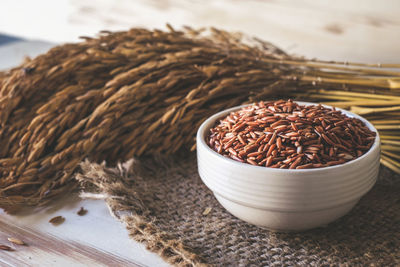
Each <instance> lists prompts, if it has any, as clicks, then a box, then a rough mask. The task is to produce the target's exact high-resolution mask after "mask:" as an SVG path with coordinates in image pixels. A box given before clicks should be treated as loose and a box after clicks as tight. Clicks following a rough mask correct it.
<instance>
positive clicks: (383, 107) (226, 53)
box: [0, 27, 400, 211]
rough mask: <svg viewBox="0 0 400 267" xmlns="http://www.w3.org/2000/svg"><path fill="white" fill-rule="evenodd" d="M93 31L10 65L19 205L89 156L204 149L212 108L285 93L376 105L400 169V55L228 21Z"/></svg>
mask: <svg viewBox="0 0 400 267" xmlns="http://www.w3.org/2000/svg"><path fill="white" fill-rule="evenodd" d="M84 39H85V41H84V42H81V43H77V44H66V45H62V46H58V47H55V48H53V49H51V50H50V51H49V52H47V53H46V54H44V55H41V56H38V57H37V58H35V59H33V60H31V61H29V62H26V63H24V64H22V65H21V66H19V67H17V68H14V69H12V70H10V71H9V72H7V73H3V74H2V75H0V172H1V178H0V206H1V207H3V208H5V209H6V210H8V211H15V210H17V209H18V208H20V207H23V206H25V205H39V204H44V203H46V202H47V201H48V200H49V199H51V198H52V197H55V196H57V195H59V194H61V193H63V192H66V191H67V190H69V189H72V188H74V187H75V186H76V183H75V182H74V181H73V180H72V178H71V177H72V174H73V173H74V172H75V171H76V170H77V168H78V164H79V162H81V161H82V160H83V159H84V158H89V159H91V160H93V161H102V160H107V162H110V163H114V162H116V161H123V160H126V159H128V158H131V157H132V156H140V155H145V154H147V155H154V154H158V153H162V154H171V153H175V152H176V151H178V150H179V149H181V148H182V149H190V148H192V149H193V148H194V147H193V145H194V136H195V131H196V130H197V128H198V126H199V124H200V123H201V122H202V121H203V120H204V119H205V118H207V117H208V116H209V115H211V114H213V113H215V112H217V111H220V110H222V109H225V108H228V107H231V106H235V105H239V104H242V103H247V102H251V101H255V100H261V99H263V100H265V99H272V98H276V97H284V98H293V97H296V98H297V99H300V100H309V101H323V102H329V103H330V102H332V101H338V102H335V103H333V104H334V105H335V106H338V107H344V108H350V109H351V110H352V111H353V112H356V113H359V114H361V115H366V116H367V118H368V119H370V120H372V122H373V123H374V124H375V125H376V126H377V128H378V129H379V130H381V131H382V132H381V135H382V140H383V157H382V163H383V164H384V165H385V166H387V167H389V168H391V169H393V170H394V171H397V172H400V171H399V170H400V168H399V163H398V160H399V157H400V156H399V155H400V153H399V150H400V146H399V143H400V135H399V130H398V129H396V123H397V121H399V120H400V118H399V114H400V105H399V103H398V102H396V101H399V99H400V94H399V93H398V90H396V89H398V88H399V87H400V83H399V79H400V73H398V72H396V71H393V70H391V69H393V68H399V67H400V66H399V65H379V66H378V65H364V64H350V63H340V62H322V61H309V60H305V59H302V58H297V57H293V56H290V55H287V54H285V53H284V52H283V51H281V50H279V49H278V48H276V47H274V46H273V45H271V44H269V43H267V42H264V41H261V40H258V39H252V40H251V44H248V42H246V43H245V42H244V41H243V40H244V37H243V36H241V35H240V34H232V33H228V32H224V31H221V30H217V29H211V33H210V34H207V35H204V34H203V33H202V31H196V30H193V29H190V28H186V29H185V30H184V31H175V30H174V29H172V28H171V27H170V31H169V32H163V31H159V30H155V31H149V30H145V29H132V30H130V31H128V32H115V33H111V32H102V33H101V34H100V36H99V37H98V38H88V37H85V38H84ZM389 68H390V69H389ZM330 104H332V103H330Z"/></svg>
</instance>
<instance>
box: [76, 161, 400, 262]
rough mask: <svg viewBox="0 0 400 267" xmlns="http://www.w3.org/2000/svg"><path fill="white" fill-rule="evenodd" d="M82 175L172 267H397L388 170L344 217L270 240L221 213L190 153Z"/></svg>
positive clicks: (398, 237)
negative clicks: (211, 266)
mask: <svg viewBox="0 0 400 267" xmlns="http://www.w3.org/2000/svg"><path fill="white" fill-rule="evenodd" d="M81 168H82V173H81V174H79V175H78V176H77V179H78V180H80V181H81V182H82V183H83V184H84V186H85V188H86V190H88V191H93V190H95V191H96V192H98V193H101V194H104V195H105V197H106V201H107V203H108V205H109V207H110V210H111V211H112V213H113V215H115V216H116V217H117V218H118V219H119V220H121V221H122V222H124V223H125V224H126V227H127V229H128V231H129V233H130V236H131V237H132V238H134V239H135V240H137V241H139V242H143V243H145V244H147V247H148V249H149V250H151V251H153V252H156V253H158V254H159V255H160V256H161V257H163V258H164V259H165V260H166V261H167V262H169V263H171V264H173V265H181V266H197V265H202V264H211V265H217V266H299V265H301V266H328V265H330V266H331V265H335V266H337V265H344V266H396V265H397V266H399V265H400V194H399V192H400V190H399V189H400V179H399V177H394V175H393V174H392V173H391V172H390V171H388V170H386V169H381V172H380V178H379V180H378V182H377V184H376V185H375V186H374V188H373V189H372V190H371V191H370V192H369V193H368V194H367V195H366V196H365V197H363V198H362V199H361V201H360V202H359V204H358V205H357V206H356V207H355V208H354V209H353V210H352V211H351V212H350V213H349V214H348V215H346V216H344V217H343V218H341V219H339V220H337V221H336V222H333V223H332V224H330V225H328V226H326V227H324V228H318V229H314V230H310V231H306V232H302V233H274V232H271V231H268V230H265V229H261V228H258V227H256V226H253V225H250V224H248V223H245V222H243V221H241V220H239V219H237V218H235V217H234V216H232V215H231V214H229V213H228V212H227V211H225V210H224V208H222V206H221V205H220V204H219V203H218V202H217V201H216V199H215V198H214V196H213V194H212V192H211V191H210V190H209V189H208V188H207V187H206V186H205V185H204V184H203V183H202V182H201V180H200V177H199V176H198V173H197V164H196V158H195V155H193V154H190V155H185V156H182V155H181V156H177V157H175V158H167V159H161V158H158V159H149V158H147V159H140V160H131V161H129V162H127V163H125V164H121V165H119V166H118V167H116V168H107V167H105V165H104V164H103V165H99V164H94V163H89V162H84V163H82V164H81ZM207 208H211V211H210V212H209V213H208V214H207V215H204V214H203V213H204V211H205V210H207ZM205 213H207V212H205Z"/></svg>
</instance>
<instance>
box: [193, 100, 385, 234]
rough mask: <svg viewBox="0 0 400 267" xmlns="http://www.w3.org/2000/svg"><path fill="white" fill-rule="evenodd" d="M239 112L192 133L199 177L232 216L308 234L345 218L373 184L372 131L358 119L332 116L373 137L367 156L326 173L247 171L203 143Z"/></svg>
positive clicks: (375, 154) (376, 149) (376, 150)
mask: <svg viewBox="0 0 400 267" xmlns="http://www.w3.org/2000/svg"><path fill="white" fill-rule="evenodd" d="M297 103H299V104H302V105H311V104H313V103H307V102H297ZM313 105H315V104H313ZM242 107H244V106H239V107H234V108H231V109H227V110H224V111H222V112H219V113H217V114H215V115H213V116H211V117H210V118H208V119H207V120H206V121H205V122H204V123H203V124H202V125H201V126H200V128H199V130H198V132H197V162H198V170H199V174H200V177H201V179H202V180H203V182H204V183H205V184H206V185H207V187H208V188H210V189H211V190H212V191H213V193H214V195H215V197H216V198H217V200H218V201H219V203H221V205H222V206H224V207H225V208H226V209H227V210H228V211H229V212H230V213H232V214H233V215H234V216H236V217H238V218H240V219H242V220H244V221H247V222H249V223H252V224H255V225H258V226H261V227H265V228H268V229H271V230H276V231H302V230H306V229H311V228H315V227H318V226H323V225H326V224H328V223H330V222H332V221H334V220H336V219H338V218H339V217H341V216H343V215H345V214H346V213H347V212H349V211H350V210H351V209H352V208H353V207H354V206H355V205H356V203H357V202H358V201H359V199H360V198H361V197H362V196H363V195H364V194H366V193H367V192H368V191H369V190H370V189H371V188H372V186H373V185H374V184H375V182H376V179H377V177H378V172H379V160H380V139H379V135H378V131H377V130H376V129H375V128H374V127H373V126H372V124H371V123H369V122H368V121H367V120H365V119H364V118H362V117H360V116H358V115H356V114H353V113H351V112H348V111H346V110H342V109H338V110H341V111H342V112H343V113H345V114H346V115H347V116H349V117H356V118H358V119H360V120H362V121H363V122H364V123H365V124H366V125H367V126H368V128H370V129H371V130H372V131H374V132H376V133H377V135H376V139H375V143H374V144H373V145H372V147H371V148H370V150H369V151H368V152H367V153H365V154H364V155H362V156H361V157H359V158H357V159H355V160H352V161H349V162H347V163H344V164H341V165H336V166H331V167H324V168H315V169H301V170H296V169H295V170H289V169H276V168H268V167H262V166H253V165H250V164H246V163H241V162H238V161H235V160H232V159H229V158H226V157H224V156H221V155H220V154H218V153H217V152H215V151H214V150H212V149H211V148H210V147H209V146H208V145H207V143H206V141H205V138H206V136H207V135H208V133H209V129H210V128H211V127H213V126H214V125H215V122H216V120H218V119H221V118H223V117H225V116H227V115H228V114H229V113H230V112H232V111H235V110H238V109H240V108H242Z"/></svg>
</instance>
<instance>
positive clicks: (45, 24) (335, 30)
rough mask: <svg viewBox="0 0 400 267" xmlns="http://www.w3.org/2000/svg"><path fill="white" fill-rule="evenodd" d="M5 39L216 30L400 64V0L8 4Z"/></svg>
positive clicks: (1, 28)
mask: <svg viewBox="0 0 400 267" xmlns="http://www.w3.org/2000/svg"><path fill="white" fill-rule="evenodd" d="M0 3H1V4H0V33H3V34H4V33H7V34H12V35H17V36H22V37H24V38H28V39H39V40H45V41H50V42H55V43H63V42H73V41H77V40H78V36H81V35H86V36H93V35H95V34H96V33H97V32H98V31H100V30H104V29H107V30H126V29H129V28H131V27H146V28H160V29H165V23H166V22H169V23H171V24H172V25H173V26H174V27H175V28H178V29H179V27H180V26H182V25H190V26H194V27H200V26H216V27H221V28H224V29H228V30H233V31H243V32H245V33H248V34H250V35H255V36H258V37H260V38H263V39H265V40H268V41H271V42H273V43H274V44H276V45H278V46H280V47H281V48H283V49H285V50H286V51H288V52H290V53H296V54H300V55H305V56H307V57H318V58H320V59H328V60H351V61H364V62H365V61H368V62H400V16H399V13H400V1H398V0H385V1H370V0H368V1H363V0H353V1H348V0H337V1H327V0H322V1H312V0H298V1H289V0H269V1H268V0H248V1H238V0H215V1H211V0H203V1H201V0H158V1H157V0H56V1H54V0H34V1H33V0H1V2H0Z"/></svg>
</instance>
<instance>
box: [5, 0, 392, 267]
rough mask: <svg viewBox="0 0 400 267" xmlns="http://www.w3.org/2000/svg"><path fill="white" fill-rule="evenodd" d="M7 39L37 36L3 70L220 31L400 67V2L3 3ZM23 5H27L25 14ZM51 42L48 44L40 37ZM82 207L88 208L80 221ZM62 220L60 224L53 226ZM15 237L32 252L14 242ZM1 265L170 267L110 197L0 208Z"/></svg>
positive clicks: (12, 48)
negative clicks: (136, 37)
mask: <svg viewBox="0 0 400 267" xmlns="http://www.w3.org/2000/svg"><path fill="white" fill-rule="evenodd" d="M1 5H2V8H0V33H8V34H12V35H17V36H21V37H23V38H26V39H29V41H16V42H10V43H6V44H4V45H0V69H6V68H9V67H12V66H15V65H17V64H18V63H19V62H20V61H21V60H22V58H23V57H24V56H25V55H31V56H35V55H37V54H38V53H42V52H45V51H46V50H47V49H48V48H50V47H51V46H53V45H54V44H55V43H63V42H72V41H76V40H77V37H78V36H79V35H94V34H95V33H97V32H98V31H99V30H103V29H108V30H126V29H128V28H130V27H137V26H140V27H147V28H154V27H157V28H165V27H164V25H165V23H166V22H169V23H171V24H172V25H174V26H176V27H178V28H179V26H181V25H191V26H217V27H222V28H225V29H228V30H237V31H243V32H246V33H248V34H250V35H256V36H258V37H260V38H262V39H264V40H268V41H271V42H273V43H274V44H276V45H278V46H280V47H281V48H283V49H284V50H286V51H288V52H290V53H296V54H299V55H305V56H307V57H311V58H313V57H318V58H320V59H327V60H332V59H335V60H344V61H360V62H372V63H379V62H381V63H383V62H385V63H386V62H387V63H389V62H391V63H393V62H396V63H398V62H400V16H398V14H399V11H400V1H396V0H386V1H361V0H357V1H345V0H338V1H334V2H332V1H311V0H300V1H285V0H273V1H262V0H250V1H228V0H223V1H210V0H204V1H186V0H166V1H156V0H136V1H132V0H120V1H112V0H98V1H91V0H59V1H51V0H37V1H31V0H19V1H14V0H2V4H1ZM21 7H23V8H21ZM32 40H44V41H32ZM81 206H83V207H85V208H86V209H87V210H88V211H89V212H88V214H87V215H85V216H78V215H77V214H76V212H77V211H78V210H79V208H80V207H81ZM57 215H62V216H64V217H65V218H66V221H65V222H64V223H63V224H61V225H59V226H53V225H51V224H50V223H48V220H49V219H50V218H52V217H54V216H57ZM8 237H17V238H20V239H22V240H24V241H25V242H26V243H27V244H28V246H17V245H12V244H11V245H10V243H9V242H8V241H7V238H8ZM0 244H6V245H10V246H12V247H14V248H15V251H11V252H8V251H0V266H88V265H89V266H167V264H166V263H164V262H163V261H162V260H161V259H160V258H159V257H158V256H157V255H155V254H153V253H150V252H148V251H147V250H146V249H145V247H144V246H143V245H141V244H138V243H137V242H134V241H132V240H130V239H129V238H128V235H127V231H126V230H125V228H124V226H123V225H122V224H120V223H119V222H118V221H116V220H115V219H114V218H112V217H111V216H110V215H109V212H108V209H107V207H106V205H105V203H104V201H103V200H80V199H79V198H77V196H70V197H69V198H67V199H64V200H62V201H59V202H57V203H54V205H53V206H52V207H48V208H47V209H42V210H40V211H36V210H32V211H31V212H28V213H26V214H23V215H19V216H9V215H6V214H5V213H4V212H1V211H0Z"/></svg>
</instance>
